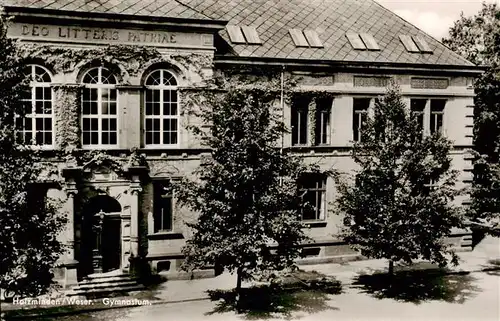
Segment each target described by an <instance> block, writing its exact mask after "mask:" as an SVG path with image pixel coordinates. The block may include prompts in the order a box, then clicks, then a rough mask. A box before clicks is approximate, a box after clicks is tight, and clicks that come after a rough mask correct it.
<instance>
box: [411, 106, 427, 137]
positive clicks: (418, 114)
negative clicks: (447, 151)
mask: <svg viewBox="0 0 500 321" xmlns="http://www.w3.org/2000/svg"><path fill="white" fill-rule="evenodd" d="M413 101H423V102H424V106H423V108H422V109H421V110H420V109H418V110H417V109H416V108H415V109H413V104H412V102H413ZM428 101H429V99H427V98H413V97H412V98H410V115H411V117H412V119H414V117H421V118H422V120H421V122H420V121H419V123H420V124H419V126H420V127H421V131H422V133H421V137H420V139H423V138H424V136H425V133H426V131H427V129H426V126H425V110H426V108H427V104H428Z"/></svg>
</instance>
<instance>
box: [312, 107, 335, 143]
mask: <svg viewBox="0 0 500 321" xmlns="http://www.w3.org/2000/svg"><path fill="white" fill-rule="evenodd" d="M332 104H333V100H332V99H331V98H324V99H317V100H316V115H315V120H316V127H315V133H314V134H315V139H314V141H315V144H316V145H329V144H330V130H331V129H330V117H331V109H332Z"/></svg>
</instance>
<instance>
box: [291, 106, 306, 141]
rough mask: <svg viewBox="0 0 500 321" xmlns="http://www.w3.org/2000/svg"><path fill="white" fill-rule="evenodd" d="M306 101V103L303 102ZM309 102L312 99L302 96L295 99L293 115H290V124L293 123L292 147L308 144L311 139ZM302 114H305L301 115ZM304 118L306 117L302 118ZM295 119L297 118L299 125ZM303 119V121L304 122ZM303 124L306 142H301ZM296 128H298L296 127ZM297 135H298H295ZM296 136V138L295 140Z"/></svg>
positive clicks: (292, 109)
mask: <svg viewBox="0 0 500 321" xmlns="http://www.w3.org/2000/svg"><path fill="white" fill-rule="evenodd" d="M302 103H304V104H302ZM309 104H310V101H309V100H307V99H305V98H303V97H300V98H298V99H297V101H295V102H294V103H293V104H292V106H291V108H290V111H291V115H290V125H291V127H292V128H291V129H292V130H291V144H290V145H291V146H292V147H303V146H308V145H309V141H310V137H309V136H310V133H309V121H310V119H309ZM301 115H304V116H303V117H301ZM302 118H304V119H302ZM294 119H296V120H297V126H295V122H294ZM302 121H303V122H302ZM303 126H305V134H306V135H305V142H301V137H302V136H301V133H302V131H301V129H304V128H303ZM295 128H296V129H295ZM295 136H297V137H295ZM295 138H296V140H295Z"/></svg>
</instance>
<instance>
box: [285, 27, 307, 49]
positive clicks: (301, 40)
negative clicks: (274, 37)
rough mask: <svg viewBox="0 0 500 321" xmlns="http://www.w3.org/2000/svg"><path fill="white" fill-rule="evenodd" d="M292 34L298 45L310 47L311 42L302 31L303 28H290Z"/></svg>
mask: <svg viewBox="0 0 500 321" xmlns="http://www.w3.org/2000/svg"><path fill="white" fill-rule="evenodd" d="M289 32H290V36H292V40H293V42H294V43H295V46H297V47H309V43H308V42H307V39H306V36H304V33H302V30H299V29H290V30H289Z"/></svg>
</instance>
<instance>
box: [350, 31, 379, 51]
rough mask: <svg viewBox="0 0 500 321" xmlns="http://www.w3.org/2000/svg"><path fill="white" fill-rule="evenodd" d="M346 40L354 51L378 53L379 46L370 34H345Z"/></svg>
mask: <svg viewBox="0 0 500 321" xmlns="http://www.w3.org/2000/svg"><path fill="white" fill-rule="evenodd" d="M346 37H347V40H349V43H350V44H351V46H352V47H353V48H354V49H356V50H373V51H378V50H380V47H379V45H378V44H377V41H376V40H375V38H373V36H372V35H371V34H368V33H361V34H358V33H354V32H348V33H346Z"/></svg>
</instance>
